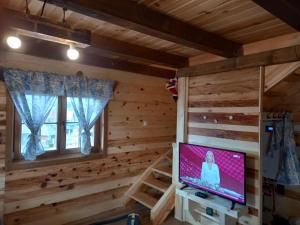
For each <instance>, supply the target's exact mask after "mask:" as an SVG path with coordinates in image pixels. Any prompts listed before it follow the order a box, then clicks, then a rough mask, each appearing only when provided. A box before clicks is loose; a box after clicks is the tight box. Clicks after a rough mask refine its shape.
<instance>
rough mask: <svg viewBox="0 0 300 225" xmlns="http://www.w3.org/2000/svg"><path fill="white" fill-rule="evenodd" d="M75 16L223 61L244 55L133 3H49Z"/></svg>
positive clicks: (226, 42) (114, 0)
mask: <svg viewBox="0 0 300 225" xmlns="http://www.w3.org/2000/svg"><path fill="white" fill-rule="evenodd" d="M47 2H48V3H52V4H55V5H57V6H60V7H66V8H67V9H70V10H72V11H74V12H78V13H80V14H83V15H86V16H89V17H93V18H96V19H99V20H102V21H106V22H109V23H112V24H116V25H119V26H122V27H126V28H128V29H131V30H135V31H138V32H141V33H144V34H148V35H151V36H154V37H157V38H160V39H164V40H168V41H171V42H174V43H177V44H180V45H184V46H188V47H191V48H194V49H199V50H202V51H207V52H210V53H213V54H216V55H220V56H224V57H234V56H238V55H242V46H241V45H240V44H238V43H235V42H233V41H230V40H227V39H225V38H223V37H220V36H218V35H216V34H213V33H211V32H207V31H204V30H201V29H199V28H197V27H196V26H193V25H190V24H188V23H185V22H183V21H181V20H178V19H176V18H174V17H171V16H168V15H166V14H163V13H160V12H158V11H155V10H153V9H150V8H148V7H146V6H144V5H142V4H137V3H136V2H134V1H131V0H121V1H120V0H48V1H47Z"/></svg>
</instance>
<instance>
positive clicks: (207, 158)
mask: <svg viewBox="0 0 300 225" xmlns="http://www.w3.org/2000/svg"><path fill="white" fill-rule="evenodd" d="M245 160H246V154H245V153H242V152H236V151H229V150H224V149H217V148H211V147H205V146H199V145H192V144H184V143H180V144H179V180H180V182H181V183H185V184H187V185H189V186H192V187H194V188H197V189H201V190H204V191H208V192H210V193H212V194H216V195H219V196H221V197H224V198H227V199H229V200H232V201H233V202H237V203H240V204H245V203H246V193H245V192H246V191H245V186H246V180H245V167H246V165H245Z"/></svg>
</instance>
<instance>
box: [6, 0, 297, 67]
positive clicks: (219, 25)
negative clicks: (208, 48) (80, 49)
mask: <svg viewBox="0 0 300 225" xmlns="http://www.w3.org/2000/svg"><path fill="white" fill-rule="evenodd" d="M134 1H135V2H136V3H137V4H140V5H143V6H147V7H149V8H150V9H153V10H155V11H158V12H161V13H163V14H166V15H168V16H170V17H172V18H175V19H178V20H180V21H182V22H185V23H187V24H190V25H192V26H195V27H196V28H198V29H201V30H203V31H205V32H211V33H213V34H215V35H218V36H219V37H221V38H224V39H227V40H229V41H232V42H234V43H238V44H246V43H251V42H255V41H259V40H264V39H267V38H271V37H275V36H279V35H284V34H288V33H293V32H295V30H294V29H293V28H292V27H290V26H289V25H287V24H286V23H284V22H282V21H281V20H280V19H278V18H276V17H275V16H273V15H272V14H271V13H269V12H268V11H266V10H265V9H263V8H262V7H260V6H258V5H257V4H255V3H254V2H253V1H252V0H134ZM25 2H26V1H25V0H24V1H23V0H6V3H4V6H5V7H6V8H10V9H13V10H17V11H21V12H25V9H26V4H25ZM28 2H29V5H28V7H29V10H30V13H31V14H32V15H40V14H41V10H42V6H43V2H42V1H39V0H28ZM54 2H59V1H54ZM43 17H44V18H47V19H49V20H51V21H52V22H54V23H57V22H61V21H62V18H63V10H62V8H60V7H58V6H55V5H52V4H46V7H45V10H44V13H43ZM65 19H66V20H65V21H66V22H65V23H66V25H68V26H70V27H71V28H72V29H87V30H90V31H91V32H92V34H95V35H99V36H102V37H103V36H104V37H108V38H113V39H115V40H120V41H122V42H125V43H131V44H134V45H139V46H143V47H147V48H151V49H155V50H160V51H164V52H166V53H171V54H176V55H179V56H181V57H193V56H197V55H201V54H203V53H204V52H203V51H201V50H199V49H196V48H191V46H190V47H187V46H184V45H183V44H178V42H177V43H174V42H171V41H167V40H163V39H160V38H157V37H154V36H150V35H147V34H145V33H141V32H138V31H135V30H131V29H129V28H126V27H121V26H118V25H114V24H112V23H108V22H104V21H102V20H99V19H96V18H92V17H88V16H85V15H82V14H79V13H77V12H73V11H70V10H67V11H66V14H65ZM195 35H196V34H195ZM131 61H132V60H131ZM143 63H144V62H143ZM148 64H149V63H148Z"/></svg>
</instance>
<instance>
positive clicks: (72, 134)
mask: <svg viewBox="0 0 300 225" xmlns="http://www.w3.org/2000/svg"><path fill="white" fill-rule="evenodd" d="M80 133H81V132H80V131H79V123H67V124H66V149H73V148H79V146H80V142H79V141H80ZM91 145H92V147H93V146H94V145H95V126H94V127H93V128H92V129H91Z"/></svg>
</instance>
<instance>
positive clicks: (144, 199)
mask: <svg viewBox="0 0 300 225" xmlns="http://www.w3.org/2000/svg"><path fill="white" fill-rule="evenodd" d="M130 197H131V198H133V199H134V200H136V201H137V202H139V203H141V204H142V205H144V206H146V207H147V208H149V209H152V208H153V207H154V206H155V204H156V203H157V199H156V198H154V197H152V196H151V195H148V194H146V193H144V192H137V193H134V194H133V195H131V196H130Z"/></svg>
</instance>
